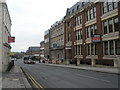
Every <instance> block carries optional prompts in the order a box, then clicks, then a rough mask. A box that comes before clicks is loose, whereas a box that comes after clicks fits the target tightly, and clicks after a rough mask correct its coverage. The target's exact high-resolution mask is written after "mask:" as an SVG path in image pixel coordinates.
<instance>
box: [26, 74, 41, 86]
mask: <svg viewBox="0 0 120 90" xmlns="http://www.w3.org/2000/svg"><path fill="white" fill-rule="evenodd" d="M25 73H26V72H25ZM26 75H27V76H28V78H29V79H30V80H31V82H32V83H33V84H34V86H35V87H36V88H39V87H38V86H37V85H36V84H35V83H34V82H33V80H32V79H31V77H30V76H29V74H28V73H26Z"/></svg>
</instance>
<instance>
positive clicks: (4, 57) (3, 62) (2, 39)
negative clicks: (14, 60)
mask: <svg viewBox="0 0 120 90" xmlns="http://www.w3.org/2000/svg"><path fill="white" fill-rule="evenodd" d="M9 36H11V18H10V14H9V11H8V7H7V4H6V1H5V0H1V1H0V72H1V71H3V72H5V71H6V70H7V68H8V66H9V62H10V58H9V53H10V50H11V45H10V43H8V37H9Z"/></svg>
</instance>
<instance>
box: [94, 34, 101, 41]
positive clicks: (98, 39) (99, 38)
mask: <svg viewBox="0 0 120 90" xmlns="http://www.w3.org/2000/svg"><path fill="white" fill-rule="evenodd" d="M92 42H101V35H93V37H92Z"/></svg>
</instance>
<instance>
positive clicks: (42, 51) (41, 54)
mask: <svg viewBox="0 0 120 90" xmlns="http://www.w3.org/2000/svg"><path fill="white" fill-rule="evenodd" d="M44 46H45V42H44V41H41V42H40V56H41V57H42V58H44Z"/></svg>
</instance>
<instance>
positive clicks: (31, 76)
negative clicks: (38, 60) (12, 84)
mask: <svg viewBox="0 0 120 90" xmlns="http://www.w3.org/2000/svg"><path fill="white" fill-rule="evenodd" d="M29 75H30V74H29ZM30 76H31V75H30ZM31 78H32V79H33V80H34V82H35V83H36V84H37V85H38V86H39V87H40V88H41V89H42V90H44V88H43V87H42V86H41V85H40V84H39V83H38V82H37V81H36V80H35V79H34V78H33V77H32V76H31Z"/></svg>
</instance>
